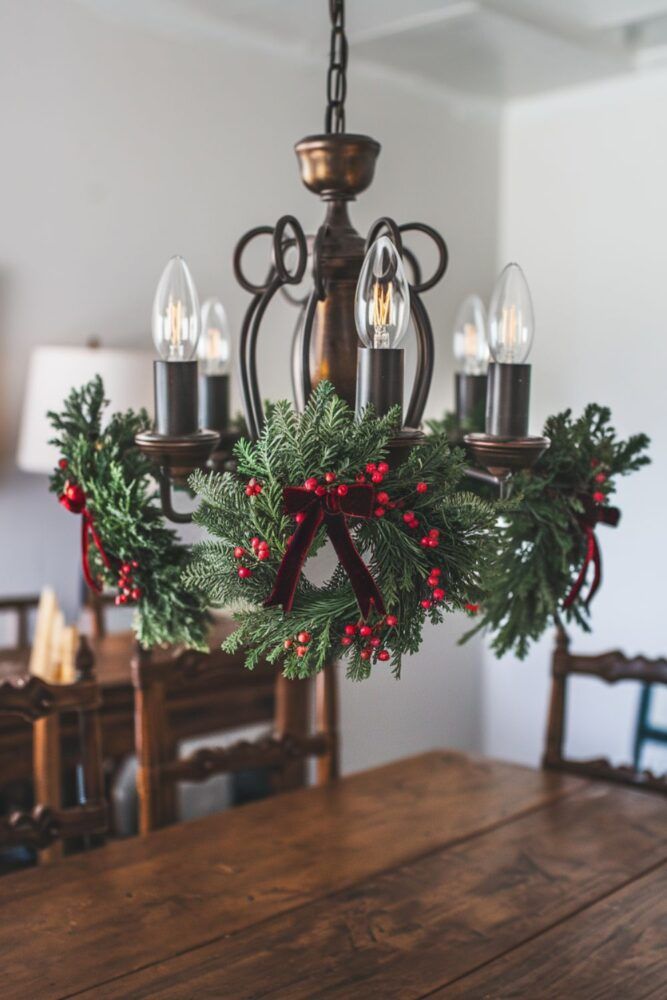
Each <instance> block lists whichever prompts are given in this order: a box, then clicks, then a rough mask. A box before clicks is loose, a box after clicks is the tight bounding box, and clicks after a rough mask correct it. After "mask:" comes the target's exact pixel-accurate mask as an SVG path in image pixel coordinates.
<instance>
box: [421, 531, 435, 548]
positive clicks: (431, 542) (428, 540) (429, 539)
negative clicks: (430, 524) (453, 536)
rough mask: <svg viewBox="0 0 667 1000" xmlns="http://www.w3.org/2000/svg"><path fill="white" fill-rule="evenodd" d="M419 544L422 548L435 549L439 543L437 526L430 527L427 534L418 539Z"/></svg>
mask: <svg viewBox="0 0 667 1000" xmlns="http://www.w3.org/2000/svg"><path fill="white" fill-rule="evenodd" d="M419 544H420V545H421V547H422V548H423V549H437V547H438V545H439V544H440V532H439V531H438V529H437V528H431V530H430V531H429V533H428V535H424V536H423V537H422V538H420V539H419Z"/></svg>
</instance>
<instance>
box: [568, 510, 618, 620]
mask: <svg viewBox="0 0 667 1000" xmlns="http://www.w3.org/2000/svg"><path fill="white" fill-rule="evenodd" d="M581 500H582V502H583V505H584V511H583V513H582V514H580V515H579V518H578V521H579V525H580V526H581V528H582V530H583V532H584V535H585V536H586V554H585V556H584V562H583V565H582V567H581V569H580V570H579V575H578V577H577V579H576V580H575V581H574V583H573V584H572V589H571V590H570V593H569V594H568V595H567V597H566V598H565V600H564V601H563V607H564V608H569V607H571V606H572V605H573V604H574V602H575V601H576V599H577V597H578V596H579V594H580V593H581V588H582V587H583V585H584V581H585V579H586V573H587V571H588V567H589V566H590V564H591V563H593V580H592V582H591V586H590V589H589V591H588V596H587V598H586V600H585V601H584V605H585V606H586V607H588V606H589V604H590V603H591V601H592V600H593V598H594V596H595V594H596V592H597V589H598V587H599V586H600V583H601V582H602V556H601V555H600V546H599V545H598V540H597V538H596V536H595V526H596V524H609V525H610V526H611V527H612V528H615V527H616V525H617V524H618V522H619V521H620V518H621V512H620V510H619V509H618V507H602V506H600V505H599V504H596V503H594V502H593V500H591V498H590V497H588V496H586V497H581Z"/></svg>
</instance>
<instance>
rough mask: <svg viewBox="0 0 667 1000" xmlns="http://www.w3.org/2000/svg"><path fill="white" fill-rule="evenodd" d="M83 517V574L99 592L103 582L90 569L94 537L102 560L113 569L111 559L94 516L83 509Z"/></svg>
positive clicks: (91, 586) (94, 542)
mask: <svg viewBox="0 0 667 1000" xmlns="http://www.w3.org/2000/svg"><path fill="white" fill-rule="evenodd" d="M81 513H82V517H81V567H82V569H83V575H84V579H85V581H86V583H87V584H88V586H89V587H90V589H91V590H96V591H97V592H98V593H100V592H101V590H102V583H101V582H100V581H99V580H96V579H95V577H94V576H93V574H92V573H91V570H90V559H89V548H90V540H91V539H92V541H93V544H94V546H95V548H96V549H97V551H98V552H99V554H100V558H101V559H102V562H103V563H104V565H105V566H106V568H107V569H112V568H113V567H112V566H111V561H110V559H109V557H108V555H107V554H106V552H105V551H104V546H103V545H102V540H101V538H100V536H99V535H98V533H97V531H96V529H95V525H94V523H93V516H92V514H91V513H90V511H88V510H85V509H84V510H83V511H82V512H81Z"/></svg>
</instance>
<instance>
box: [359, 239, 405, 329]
mask: <svg viewBox="0 0 667 1000" xmlns="http://www.w3.org/2000/svg"><path fill="white" fill-rule="evenodd" d="M355 320H356V324H357V332H358V334H359V339H360V340H361V342H362V344H364V346H365V347H371V348H380V349H387V348H395V347H399V346H400V343H401V341H402V340H403V337H404V336H405V331H406V330H407V328H408V323H409V320H410V286H409V285H408V280H407V278H406V276H405V270H404V268H403V261H402V260H401V257H400V254H399V253H398V251H397V249H396V247H395V246H394V244H393V243H392V241H391V240H390V239H389V238H388V237H387V236H380V237H379V238H378V239H377V240H375V242H374V243H373V244H372V246H371V247H370V249H369V251H368V253H367V254H366V259H365V260H364V263H363V267H362V268H361V274H360V275H359V281H358V282H357V292H356V296H355Z"/></svg>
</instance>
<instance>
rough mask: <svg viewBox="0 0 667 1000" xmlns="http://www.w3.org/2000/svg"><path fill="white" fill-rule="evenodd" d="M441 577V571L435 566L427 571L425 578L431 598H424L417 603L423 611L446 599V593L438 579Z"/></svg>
mask: <svg viewBox="0 0 667 1000" xmlns="http://www.w3.org/2000/svg"><path fill="white" fill-rule="evenodd" d="M441 576H442V570H441V569H439V568H438V567H437V566H434V567H433V569H430V570H429V574H428V576H427V578H426V583H427V584H428V586H429V587H430V588H431V596H430V597H425V598H424V599H423V600H422V601H420V602H419V603H420V604H421V606H422V608H423V609H424V611H428V610H429V608H432V607H433V605H434V604H440V603H442V601H444V600H445V599H446V597H447V591H446V590H445V588H444V587H443V585H442V582H441V580H440V577H441Z"/></svg>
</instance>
